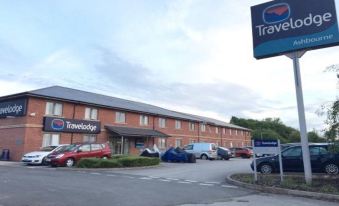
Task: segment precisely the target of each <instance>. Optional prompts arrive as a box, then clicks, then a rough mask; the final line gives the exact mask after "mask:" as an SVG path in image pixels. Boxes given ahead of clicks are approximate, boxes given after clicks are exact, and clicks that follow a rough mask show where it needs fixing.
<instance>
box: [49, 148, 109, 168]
mask: <svg viewBox="0 0 339 206" xmlns="http://www.w3.org/2000/svg"><path fill="white" fill-rule="evenodd" d="M91 157H97V158H110V157H111V149H110V147H109V145H108V144H107V143H106V144H98V143H77V144H71V145H69V146H68V147H67V148H66V149H65V150H64V151H63V152H61V153H59V154H56V155H50V156H49V157H48V159H47V161H49V162H50V164H51V166H67V167H72V166H74V164H75V163H76V162H77V161H79V160H80V159H81V158H91Z"/></svg>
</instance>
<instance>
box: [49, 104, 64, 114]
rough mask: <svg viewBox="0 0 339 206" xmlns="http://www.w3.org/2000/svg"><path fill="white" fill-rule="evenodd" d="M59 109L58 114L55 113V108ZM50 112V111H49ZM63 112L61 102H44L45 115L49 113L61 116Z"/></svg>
mask: <svg viewBox="0 0 339 206" xmlns="http://www.w3.org/2000/svg"><path fill="white" fill-rule="evenodd" d="M58 106H59V109H60V108H61V109H60V114H58V113H57V111H58V110H57V109H58ZM50 112H51V113H50ZM62 114H63V104H62V103H58V102H50V101H47V102H46V108H45V115H51V116H62Z"/></svg>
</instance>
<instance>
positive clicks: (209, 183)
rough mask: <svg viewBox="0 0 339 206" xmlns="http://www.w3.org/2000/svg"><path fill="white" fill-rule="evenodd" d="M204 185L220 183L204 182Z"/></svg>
mask: <svg viewBox="0 0 339 206" xmlns="http://www.w3.org/2000/svg"><path fill="white" fill-rule="evenodd" d="M204 183H205V184H220V182H204Z"/></svg>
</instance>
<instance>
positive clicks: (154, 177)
mask: <svg viewBox="0 0 339 206" xmlns="http://www.w3.org/2000/svg"><path fill="white" fill-rule="evenodd" d="M148 177H149V178H154V179H158V178H160V177H155V176H148Z"/></svg>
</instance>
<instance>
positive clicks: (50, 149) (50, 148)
mask: <svg viewBox="0 0 339 206" xmlns="http://www.w3.org/2000/svg"><path fill="white" fill-rule="evenodd" d="M55 148H57V146H48V147H43V148H41V149H40V151H43V152H50V151H52V150H54V149H55Z"/></svg>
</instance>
